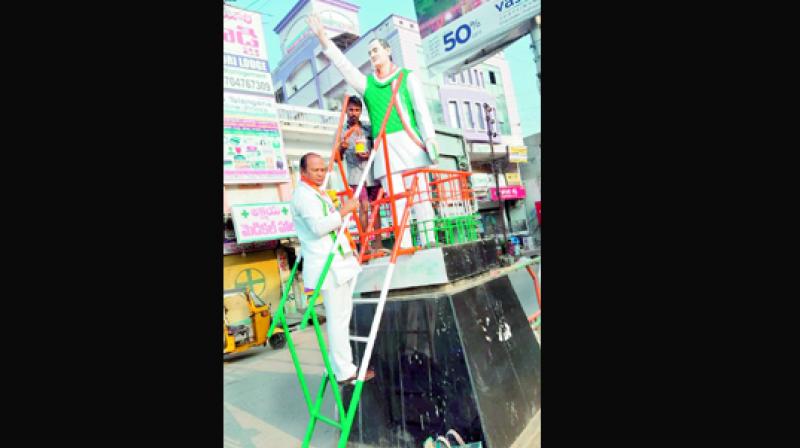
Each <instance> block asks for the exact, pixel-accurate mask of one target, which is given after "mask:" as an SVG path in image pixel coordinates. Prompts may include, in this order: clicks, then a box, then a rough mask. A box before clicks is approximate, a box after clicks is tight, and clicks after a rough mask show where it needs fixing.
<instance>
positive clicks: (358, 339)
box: [350, 336, 369, 342]
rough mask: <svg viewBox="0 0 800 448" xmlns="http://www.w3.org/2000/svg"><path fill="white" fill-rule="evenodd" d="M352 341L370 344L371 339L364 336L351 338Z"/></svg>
mask: <svg viewBox="0 0 800 448" xmlns="http://www.w3.org/2000/svg"><path fill="white" fill-rule="evenodd" d="M350 340H351V341H355V342H369V338H365V337H364V336H350Z"/></svg>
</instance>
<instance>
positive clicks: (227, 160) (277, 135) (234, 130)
mask: <svg viewBox="0 0 800 448" xmlns="http://www.w3.org/2000/svg"><path fill="white" fill-rule="evenodd" d="M223 18H224V20H223V25H224V31H223V51H224V54H223V62H224V64H223V144H222V153H223V171H222V173H223V183H225V184H256V183H276V182H288V181H289V180H290V179H289V167H288V165H287V164H286V157H285V154H284V151H283V138H282V136H281V130H280V127H279V124H278V113H277V107H276V104H275V96H274V93H275V92H274V90H273V85H272V78H271V76H270V73H269V69H268V67H269V65H268V61H267V45H266V41H265V40H264V28H263V26H262V23H261V15H260V14H258V13H254V12H250V11H245V10H241V9H238V8H233V7H230V6H227V5H226V6H225V8H224V13H223Z"/></svg>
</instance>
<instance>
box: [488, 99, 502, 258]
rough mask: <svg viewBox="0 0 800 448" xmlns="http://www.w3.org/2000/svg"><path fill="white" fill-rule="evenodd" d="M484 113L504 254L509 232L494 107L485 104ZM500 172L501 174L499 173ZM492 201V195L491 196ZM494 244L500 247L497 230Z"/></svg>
mask: <svg viewBox="0 0 800 448" xmlns="http://www.w3.org/2000/svg"><path fill="white" fill-rule="evenodd" d="M483 111H484V112H485V115H486V135H488V136H489V152H490V154H491V155H490V157H491V164H492V175H493V176H494V185H495V188H496V191H497V202H498V204H499V206H500V213H501V215H500V216H501V218H502V219H501V223H500V224H501V226H502V227H503V244H502V245H501V250H502V252H503V253H506V247H507V246H508V230H507V229H506V201H505V199H503V195H502V194H501V193H500V177H499V174H502V172H503V167H502V166H501V165H500V164H499V163H498V166H497V169H495V162H498V161H499V160H498V161H495V159H494V137H497V133H496V132H494V127H493V126H492V125H493V124H494V123H495V119H494V118H492V117H491V113H492V107H491V106H489V105H488V104H486V103H484V105H483ZM498 171H500V173H498ZM490 199H491V195H490ZM494 242H495V245H500V243H499V241H498V236H497V230H495V232H494Z"/></svg>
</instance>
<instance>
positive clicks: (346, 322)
mask: <svg viewBox="0 0 800 448" xmlns="http://www.w3.org/2000/svg"><path fill="white" fill-rule="evenodd" d="M352 281H353V280H350V281H347V282H344V283H342V284H341V285H339V286H335V287H333V288H329V289H323V290H322V291H320V294H321V295H322V303H323V304H324V305H325V325H326V326H327V327H328V356H329V357H330V361H331V366H333V374H334V375H336V381H343V380H346V379H347V378H350V377H351V376H353V375H355V374H356V370H357V369H356V366H355V364H353V351H352V350H351V349H350V315H351V314H352V312H353V297H352V295H351V294H352V291H350V286H351V285H350V283H351V282H352Z"/></svg>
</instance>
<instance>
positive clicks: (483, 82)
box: [481, 70, 486, 89]
mask: <svg viewBox="0 0 800 448" xmlns="http://www.w3.org/2000/svg"><path fill="white" fill-rule="evenodd" d="M481 87H483V88H484V89H485V88H486V80H484V79H483V70H481Z"/></svg>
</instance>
